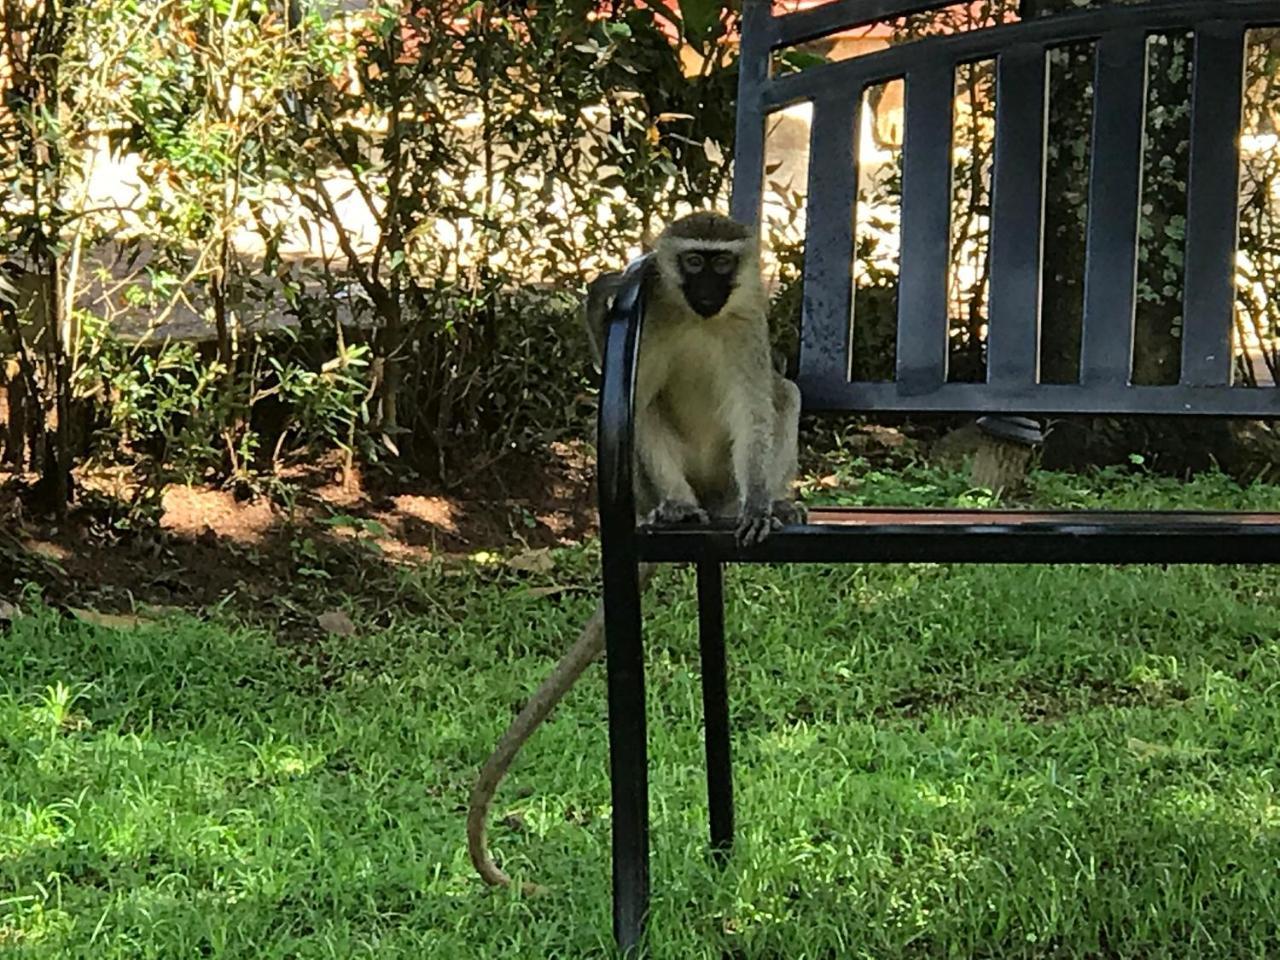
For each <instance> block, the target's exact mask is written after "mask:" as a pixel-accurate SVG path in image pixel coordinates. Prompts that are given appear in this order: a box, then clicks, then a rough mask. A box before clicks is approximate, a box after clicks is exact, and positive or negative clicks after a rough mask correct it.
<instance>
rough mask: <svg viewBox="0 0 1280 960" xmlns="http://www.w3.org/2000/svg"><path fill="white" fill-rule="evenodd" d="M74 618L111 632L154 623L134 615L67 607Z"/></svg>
mask: <svg viewBox="0 0 1280 960" xmlns="http://www.w3.org/2000/svg"><path fill="white" fill-rule="evenodd" d="M67 609H68V610H70V611H71V614H72V616H74V617H75V618H76V619H77V620H80V621H83V622H84V623H91V624H93V625H94V626H95V627H107V628H109V629H111V630H136V629H137V628H138V627H141V626H145V625H146V624H148V623H151V622H152V621H150V620H148V619H147V618H146V617H139V616H137V615H136V614H132V613H102V612H100V611H98V610H87V609H85V608H84V607H67Z"/></svg>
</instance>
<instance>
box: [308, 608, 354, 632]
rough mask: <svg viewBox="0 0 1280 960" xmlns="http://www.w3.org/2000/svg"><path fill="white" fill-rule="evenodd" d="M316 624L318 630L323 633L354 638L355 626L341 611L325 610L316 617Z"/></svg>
mask: <svg viewBox="0 0 1280 960" xmlns="http://www.w3.org/2000/svg"><path fill="white" fill-rule="evenodd" d="M316 623H318V624H320V629H322V630H324V631H325V633H332V634H335V635H337V636H339V637H350V636H354V635H355V632H356V625H355V624H354V623H353V622H352V620H351V618H350V617H349V616H347V614H346V612H345V611H343V610H326V611H325V612H324V613H322V614H320V616H318V617H316Z"/></svg>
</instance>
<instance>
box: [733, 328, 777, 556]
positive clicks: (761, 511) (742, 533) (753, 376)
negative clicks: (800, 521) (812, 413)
mask: <svg viewBox="0 0 1280 960" xmlns="http://www.w3.org/2000/svg"><path fill="white" fill-rule="evenodd" d="M742 355H743V369H741V370H740V371H738V375H737V376H736V378H735V381H736V384H737V392H738V396H737V397H736V399H735V402H734V403H733V404H732V405H731V407H730V409H732V410H733V411H734V413H733V419H732V422H731V424H730V435H731V437H732V442H733V478H734V483H735V484H736V486H737V488H738V501H739V502H738V506H739V511H740V512H739V515H738V527H737V530H736V531H735V533H736V536H737V539H738V543H739V544H740V545H744V546H749V545H751V544H756V543H759V542H761V541H762V540H764V539H765V538H766V537H767V536H768V535H769V533H770V531H772V530H776V529H777V528H779V527H780V526H782V523H781V521H780V520H779V519H778V518H776V517H774V516H773V501H774V493H773V491H772V490H771V489H770V469H769V468H770V461H771V459H772V458H773V457H774V456H776V454H777V451H776V450H775V446H776V444H775V439H774V438H775V434H776V428H777V410H776V405H775V402H774V385H773V379H774V377H776V376H777V374H775V373H774V371H773V367H772V363H771V357H770V355H769V344H768V330H767V327H766V326H765V320H764V317H763V316H761V317H759V318H758V319H757V320H756V321H755V322H753V323H752V330H751V332H750V334H748V337H747V345H746V347H745V349H744V350H743V354H742Z"/></svg>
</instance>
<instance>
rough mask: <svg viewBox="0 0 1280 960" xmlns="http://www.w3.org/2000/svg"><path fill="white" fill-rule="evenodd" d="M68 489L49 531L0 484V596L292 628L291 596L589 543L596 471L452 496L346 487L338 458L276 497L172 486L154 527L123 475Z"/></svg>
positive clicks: (391, 487)
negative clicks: (68, 500)
mask: <svg viewBox="0 0 1280 960" xmlns="http://www.w3.org/2000/svg"><path fill="white" fill-rule="evenodd" d="M76 480H77V488H78V489H80V490H81V491H83V495H82V497H81V500H80V502H79V503H77V504H76V505H75V506H74V507H73V509H72V510H71V511H70V513H69V515H68V517H67V520H66V522H65V523H63V524H61V525H58V524H55V523H53V522H52V521H51V520H49V519H46V518H40V517H36V516H34V515H33V514H32V511H31V508H30V494H29V490H30V481H31V478H29V477H18V476H13V475H9V476H3V475H0V597H4V596H6V595H9V594H10V593H12V592H13V590H14V588H15V586H16V585H17V584H18V583H21V582H35V583H38V584H40V585H41V586H42V587H43V589H44V594H45V597H46V599H47V600H48V601H49V602H51V603H53V604H55V605H57V606H65V607H66V608H68V609H70V608H72V607H95V608H97V609H102V610H128V609H135V608H137V607H138V606H139V605H141V604H152V605H163V606H180V607H184V608H187V609H198V608H201V607H207V606H209V605H211V604H215V603H230V604H232V605H233V606H236V607H242V606H243V607H244V608H245V609H246V610H247V611H248V610H252V611H253V612H255V613H258V614H261V613H263V612H264V611H265V610H267V608H274V609H275V613H276V614H279V615H281V616H283V617H284V619H286V620H288V619H289V618H290V617H291V616H292V614H291V613H290V605H291V603H292V601H291V600H290V594H291V593H295V594H299V593H300V594H303V595H305V594H307V593H314V592H315V590H316V589H317V586H324V587H327V588H329V589H332V590H334V591H335V592H336V591H342V590H345V591H349V592H350V593H352V594H353V595H361V594H365V593H368V592H369V590H370V584H371V582H373V581H377V580H378V579H379V578H380V577H381V579H385V580H390V579H391V578H390V577H387V576H385V574H387V573H389V572H390V568H392V567H396V566H403V565H405V564H414V563H421V562H425V561H428V560H431V559H432V558H436V557H441V556H445V557H447V556H452V555H458V554H469V553H473V552H475V551H479V550H504V549H514V550H528V549H534V548H545V547H554V546H564V545H569V544H573V543H577V542H580V541H582V540H583V539H585V538H587V537H590V536H592V535H593V534H594V533H595V506H594V487H593V472H592V467H591V464H590V461H589V459H588V457H587V455H586V452H585V450H584V449H583V448H582V447H581V446H580V445H574V444H556V445H554V446H552V447H551V448H550V449H549V451H548V453H547V455H545V456H542V457H539V458H536V459H529V460H526V461H523V462H520V463H509V464H507V465H506V466H505V468H504V470H503V471H502V474H501V475H500V476H498V475H486V476H483V477H481V478H480V479H479V480H478V481H477V482H476V483H474V484H472V485H471V486H470V487H468V488H464V489H461V490H456V491H447V492H446V491H441V490H436V489H431V488H430V487H428V486H427V485H426V484H422V483H416V484H415V483H413V482H408V481H396V482H392V481H390V480H388V479H386V478H385V477H382V476H379V475H369V474H366V475H365V476H364V477H361V476H359V475H356V476H353V477H351V478H349V481H348V482H346V483H343V482H342V469H341V463H340V461H339V460H338V458H336V457H331V458H324V459H320V460H317V461H313V462H310V463H305V464H297V465H294V466H292V467H290V468H289V469H288V470H287V471H286V472H285V474H284V480H285V481H286V485H285V487H284V490H285V491H286V494H285V495H281V496H276V497H274V498H273V497H268V496H266V495H263V494H259V495H256V496H255V495H246V493H245V491H243V490H242V491H232V490H228V489H222V488H218V487H212V486H187V485H173V486H170V487H168V488H167V489H166V490H165V492H164V495H163V497H162V498H161V502H160V509H159V511H158V517H156V518H155V522H153V523H137V522H136V520H135V519H134V518H133V517H132V515H130V513H129V511H128V509H127V506H126V505H127V503H128V501H129V499H130V497H131V496H132V495H133V493H134V491H135V489H136V484H132V483H131V482H130V480H129V479H128V478H127V477H126V476H124V475H123V474H122V473H121V472H120V471H103V472H100V473H98V474H96V475H80V476H77V478H76ZM126 521H127V522H126ZM314 617H315V611H314V610H310V609H303V610H300V611H298V619H300V620H306V621H308V622H312V621H314Z"/></svg>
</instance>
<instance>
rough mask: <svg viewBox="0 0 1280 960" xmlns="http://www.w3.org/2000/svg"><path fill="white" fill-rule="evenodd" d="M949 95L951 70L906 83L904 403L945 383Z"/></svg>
mask: <svg viewBox="0 0 1280 960" xmlns="http://www.w3.org/2000/svg"><path fill="white" fill-rule="evenodd" d="M955 87H956V78H955V68H954V67H953V66H952V65H951V64H950V63H946V62H940V63H931V64H929V65H927V66H923V67H920V68H918V69H915V70H912V71H911V72H910V73H908V74H907V77H906V124H905V130H904V137H903V150H902V158H903V159H902V242H901V245H900V256H899V260H898V263H899V268H898V359H897V366H898V369H897V382H898V388H899V390H900V392H901V393H903V394H905V395H917V394H922V393H929V392H931V391H933V390H936V389H938V387H940V386H942V384H944V383H946V380H947V353H948V350H947V269H948V264H949V257H950V247H951V137H952V104H953V103H954V101H955Z"/></svg>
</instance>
